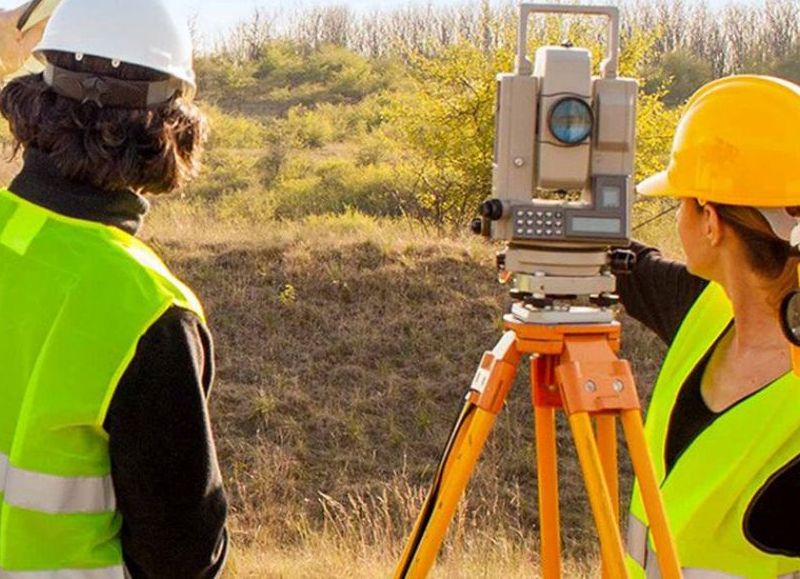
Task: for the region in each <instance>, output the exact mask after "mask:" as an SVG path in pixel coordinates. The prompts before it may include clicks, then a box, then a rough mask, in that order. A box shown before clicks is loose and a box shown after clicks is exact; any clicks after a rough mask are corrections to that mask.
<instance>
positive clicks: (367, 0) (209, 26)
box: [0, 0, 756, 41]
mask: <svg viewBox="0 0 800 579" xmlns="http://www.w3.org/2000/svg"><path fill="white" fill-rule="evenodd" d="M174 1H175V2H176V3H179V4H180V6H181V9H182V10H185V12H186V14H187V16H189V15H194V16H196V17H197V23H198V26H199V28H200V30H201V32H202V33H203V34H204V35H205V36H206V38H207V39H209V40H212V41H213V40H214V37H215V36H217V35H219V34H220V33H223V32H225V31H226V30H227V29H229V28H230V27H231V26H233V25H234V24H236V23H237V22H239V21H240V20H242V19H245V18H247V16H248V15H250V14H252V13H253V11H254V10H255V9H256V8H263V9H266V10H267V11H272V10H288V11H294V10H296V9H302V8H303V7H306V8H308V7H313V6H326V5H328V6H330V5H337V6H342V5H344V6H349V7H351V8H352V9H353V10H356V11H374V10H386V9H392V8H397V7H401V6H408V5H423V6H424V5H427V4H433V5H435V6H437V5H442V6H452V5H458V4H463V2H462V1H459V0H290V1H289V2H278V1H276V0H174ZM466 1H477V0H466ZM504 1H505V0H504ZM755 2H756V0H748V1H747V2H746V3H755ZM21 3H22V2H21V0H0V8H10V7H13V6H17V5H19V4H21ZM591 3H599V2H598V1H597V0H593V1H592V2H591ZM726 3H728V0H708V4H709V5H711V6H721V5H724V4H726Z"/></svg>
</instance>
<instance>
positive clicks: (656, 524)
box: [622, 410, 682, 579]
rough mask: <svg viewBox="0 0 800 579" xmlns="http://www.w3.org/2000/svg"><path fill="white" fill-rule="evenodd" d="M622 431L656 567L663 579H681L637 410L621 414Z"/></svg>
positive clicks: (675, 551)
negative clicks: (639, 492)
mask: <svg viewBox="0 0 800 579" xmlns="http://www.w3.org/2000/svg"><path fill="white" fill-rule="evenodd" d="M622 427H623V429H624V430H625V439H626V440H627V442H628V449H629V452H630V455H631V462H632V463H633V470H634V472H635V473H636V478H637V480H638V481H639V489H640V490H641V492H642V501H643V502H644V507H645V512H646V513H647V520H648V521H649V522H650V531H651V532H652V534H653V542H654V543H655V547H656V555H657V556H658V566H659V568H660V569H661V577H663V578H664V579H681V576H682V575H681V566H680V563H679V561H678V550H677V548H676V547H675V541H674V540H673V539H672V534H671V533H670V530H669V524H668V522H667V514H666V510H665V509H664V502H663V500H662V499H661V493H660V491H659V488H658V481H657V480H656V473H655V469H654V468H653V463H652V461H651V460H650V453H648V451H647V443H646V439H645V435H644V425H643V424H642V415H641V414H640V413H639V411H638V410H625V411H623V412H622Z"/></svg>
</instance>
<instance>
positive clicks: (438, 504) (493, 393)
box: [394, 332, 520, 579]
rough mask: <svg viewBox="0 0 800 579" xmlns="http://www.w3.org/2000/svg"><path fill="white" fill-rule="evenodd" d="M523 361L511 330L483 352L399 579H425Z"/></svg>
mask: <svg viewBox="0 0 800 579" xmlns="http://www.w3.org/2000/svg"><path fill="white" fill-rule="evenodd" d="M519 359H520V354H519V352H518V351H517V349H516V335H515V334H514V333H513V332H506V334H505V335H504V336H503V338H502V339H501V340H500V342H498V344H497V346H496V347H495V349H494V350H493V351H492V352H487V353H486V354H484V356H483V360H482V361H481V365H480V368H479V369H478V372H477V373H476V375H475V379H474V380H473V383H472V386H471V388H470V392H469V394H468V395H467V403H466V405H465V406H464V409H463V411H462V413H461V416H460V417H459V420H458V422H457V423H456V426H455V428H454V429H453V434H452V435H451V437H450V441H449V443H448V445H447V448H446V449H445V452H444V454H443V456H442V460H441V462H440V464H439V468H438V470H437V473H436V477H435V478H434V482H433V486H432V488H431V490H430V493H429V494H428V498H427V499H426V500H425V504H424V506H423V508H422V512H421V513H420V515H419V517H418V518H417V522H416V524H415V525H414V531H413V532H412V534H411V537H410V538H409V541H408V543H407V545H406V547H405V549H404V551H403V555H402V557H401V559H400V563H399V564H398V566H397V569H396V571H395V575H394V577H395V579H423V578H424V577H427V575H428V573H429V572H430V570H431V568H432V567H433V565H434V563H435V562H436V555H437V554H438V553H439V549H441V546H442V542H443V541H444V538H445V535H446V534H447V527H448V526H449V525H450V521H452V519H453V515H454V514H455V511H456V508H457V506H458V502H459V500H461V497H462V495H463V494H464V490H465V489H466V488H467V483H468V482H469V479H470V477H471V476H472V472H473V471H474V470H475V464H476V463H477V462H478V458H479V457H480V455H481V452H482V450H483V447H484V444H485V443H486V439H487V438H488V437H489V433H490V432H491V431H492V427H493V426H494V423H495V420H496V418H497V415H498V414H499V413H500V410H501V409H502V407H503V405H504V404H505V400H506V396H507V395H508V392H509V390H510V389H511V384H512V383H513V381H514V376H515V375H516V372H517V365H518V364H519Z"/></svg>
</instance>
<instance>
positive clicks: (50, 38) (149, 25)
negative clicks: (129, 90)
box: [34, 0, 197, 94]
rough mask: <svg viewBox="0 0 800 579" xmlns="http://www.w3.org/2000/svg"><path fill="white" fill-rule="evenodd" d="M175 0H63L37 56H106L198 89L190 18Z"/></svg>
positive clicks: (40, 44)
mask: <svg viewBox="0 0 800 579" xmlns="http://www.w3.org/2000/svg"><path fill="white" fill-rule="evenodd" d="M174 5H175V1H174V0H63V1H62V2H61V4H60V5H59V6H58V8H56V10H55V12H53V15H52V16H51V18H50V22H49V23H48V25H47V28H46V29H45V32H44V37H43V38H42V41H41V43H39V45H38V46H37V47H36V48H35V49H34V54H35V55H36V56H37V58H39V59H41V60H45V58H44V55H43V52H44V51H47V50H55V51H60V52H67V53H74V54H76V55H78V54H82V55H90V56H98V57H101V58H107V59H109V60H111V61H119V62H124V63H128V64H135V65H139V66H143V67H146V68H149V69H152V70H155V71H158V72H163V73H166V74H168V75H170V76H171V77H173V78H175V79H179V80H181V81H183V83H185V85H186V88H187V89H189V90H188V91H187V92H189V93H192V94H193V93H194V91H195V90H196V87H197V82H196V79H195V74H194V66H193V62H192V39H191V34H190V32H189V25H188V22H187V21H186V20H184V19H182V18H181V16H180V14H179V11H178V10H176V9H175V7H174Z"/></svg>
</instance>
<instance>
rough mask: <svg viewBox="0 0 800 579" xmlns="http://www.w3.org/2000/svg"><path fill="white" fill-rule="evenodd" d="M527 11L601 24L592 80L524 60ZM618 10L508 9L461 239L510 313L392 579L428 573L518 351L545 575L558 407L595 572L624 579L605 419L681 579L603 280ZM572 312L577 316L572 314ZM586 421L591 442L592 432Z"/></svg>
mask: <svg viewBox="0 0 800 579" xmlns="http://www.w3.org/2000/svg"><path fill="white" fill-rule="evenodd" d="M534 14H562V15H563V14H573V15H584V16H602V17H605V18H607V19H608V21H609V27H608V50H607V58H606V59H605V60H604V62H603V63H602V65H601V75H600V77H596V78H593V77H592V62H591V54H590V52H589V51H588V50H586V49H584V48H575V47H573V46H572V45H571V44H569V43H565V44H564V45H562V46H545V47H541V48H539V49H538V50H537V52H536V58H535V62H534V63H532V62H531V61H530V60H529V58H528V27H529V22H530V20H531V16H532V15H534ZM618 60H619V10H618V9H617V8H615V7H601V6H576V5H548V4H522V5H521V7H520V23H519V36H518V48H517V57H516V70H515V72H514V73H513V74H500V75H499V76H498V83H497V84H498V96H497V126H496V137H495V138H496V141H495V162H494V183H493V185H494V186H493V189H494V196H493V198H492V199H490V200H489V201H487V202H485V203H484V204H483V206H482V207H481V218H480V219H478V220H476V221H475V222H474V223H473V230H474V231H475V232H476V233H480V234H483V235H484V236H486V237H487V238H490V239H493V240H501V241H503V242H505V249H504V251H502V252H501V253H499V254H498V262H497V263H498V269H499V272H500V281H501V282H502V283H505V284H508V285H509V286H510V288H511V297H512V299H513V305H512V309H511V313H510V314H509V315H507V316H505V318H504V322H505V327H506V330H507V331H506V333H505V334H504V335H503V337H502V338H501V339H500V341H499V342H498V343H497V345H496V346H495V348H494V349H493V350H492V351H491V352H487V353H485V354H484V356H483V359H482V361H481V363H480V367H479V368H478V371H477V373H476V375H475V378H474V380H473V382H472V385H471V386H470V388H469V391H468V393H467V396H466V402H465V405H464V408H463V410H462V412H461V414H460V416H459V418H458V420H457V422H456V425H455V428H454V430H453V432H452V434H451V437H450V439H449V441H448V443H447V446H446V448H445V450H444V453H443V456H442V459H441V462H440V464H439V467H438V469H437V471H436V474H435V476H434V481H433V485H432V488H431V490H430V493H429V495H428V497H427V499H426V501H425V503H424V506H423V508H422V512H421V513H420V515H419V517H418V519H417V522H416V524H415V526H414V530H413V532H412V534H411V537H410V538H409V541H408V544H407V545H406V548H405V550H404V552H403V555H402V559H401V560H400V563H399V564H398V567H397V570H396V573H395V578H396V579H408V578H414V579H417V578H423V577H426V576H427V574H428V572H429V571H430V569H431V567H432V566H433V564H434V562H435V559H436V555H437V553H438V552H439V549H440V548H441V544H442V541H443V540H444V537H445V534H446V532H447V527H448V525H449V523H450V521H451V520H452V517H453V515H454V513H455V510H456V507H457V503H458V501H459V500H460V499H461V496H462V495H463V493H464V490H465V488H466V486H467V483H468V481H469V478H470V476H471V474H472V472H473V470H474V468H475V464H476V463H477V460H478V458H479V456H480V454H481V451H482V449H483V446H484V443H485V442H486V439H487V438H488V436H489V433H490V431H491V430H492V427H493V425H494V422H495V419H496V417H497V415H498V414H499V413H500V410H501V409H502V408H503V406H504V404H505V400H506V397H507V396H508V393H509V391H510V388H511V386H512V384H513V382H514V378H515V376H516V374H517V370H518V367H519V364H520V362H521V361H522V358H523V357H524V356H528V355H529V356H530V359H531V370H530V378H531V380H530V382H531V395H532V402H533V407H534V412H535V434H536V455H537V473H538V491H539V493H538V494H539V515H540V521H541V523H540V527H541V568H542V575H543V577H544V578H545V579H555V578H558V577H560V575H561V535H560V529H559V525H560V522H559V503H558V468H557V448H556V430H555V429H556V411H557V410H558V409H563V411H564V412H565V414H566V415H567V417H568V419H569V424H570V428H571V431H572V436H573V438H574V441H575V445H576V447H577V452H578V457H579V460H580V464H581V469H582V472H583V478H584V480H585V483H586V489H587V493H588V497H589V502H590V505H591V509H592V513H593V516H594V519H595V524H596V526H597V531H598V535H599V539H600V551H601V555H602V562H603V576H604V577H610V578H614V579H616V578H622V577H628V573H627V571H626V566H625V561H624V550H623V543H622V538H621V533H620V525H619V484H618V473H617V441H616V419H617V418H620V420H621V423H622V427H623V432H624V435H625V439H626V441H627V444H628V447H629V451H630V455H631V461H632V463H633V467H634V471H635V473H636V477H637V479H638V482H639V486H640V489H641V491H642V496H643V499H644V503H645V505H646V511H647V516H648V519H649V521H650V525H651V533H652V538H653V544H654V547H655V550H656V553H657V555H658V566H659V567H660V571H661V577H664V578H665V579H677V578H679V577H681V571H680V565H679V563H678V558H677V552H676V549H675V545H674V543H673V541H672V538H671V535H670V532H669V528H668V524H667V519H666V515H665V511H664V506H663V503H662V500H661V496H660V493H659V488H658V483H657V481H656V477H655V472H654V469H653V465H652V463H651V461H650V457H649V453H648V450H647V446H646V442H645V437H644V428H643V425H642V418H641V407H640V403H639V398H638V395H637V392H636V386H635V384H634V379H633V374H632V372H631V368H630V364H629V363H628V362H627V361H624V360H620V359H619V358H618V357H617V352H618V351H619V347H620V334H621V327H620V324H619V323H618V322H616V321H615V310H614V306H616V305H617V303H618V301H619V300H618V298H617V296H616V295H614V292H615V290H616V278H615V276H614V273H613V272H614V271H624V270H625V269H626V268H629V267H630V266H631V265H632V262H631V256H630V254H628V253H625V252H612V251H610V248H611V247H613V246H624V245H627V243H628V241H629V239H630V236H631V214H632V201H633V194H634V184H633V172H634V155H635V126H636V96H637V91H638V85H637V82H636V81H635V80H633V79H628V78H618V76H617V73H618ZM580 304H583V305H580ZM592 419H595V420H594V423H595V425H596V432H595V429H594V427H593V422H592Z"/></svg>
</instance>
